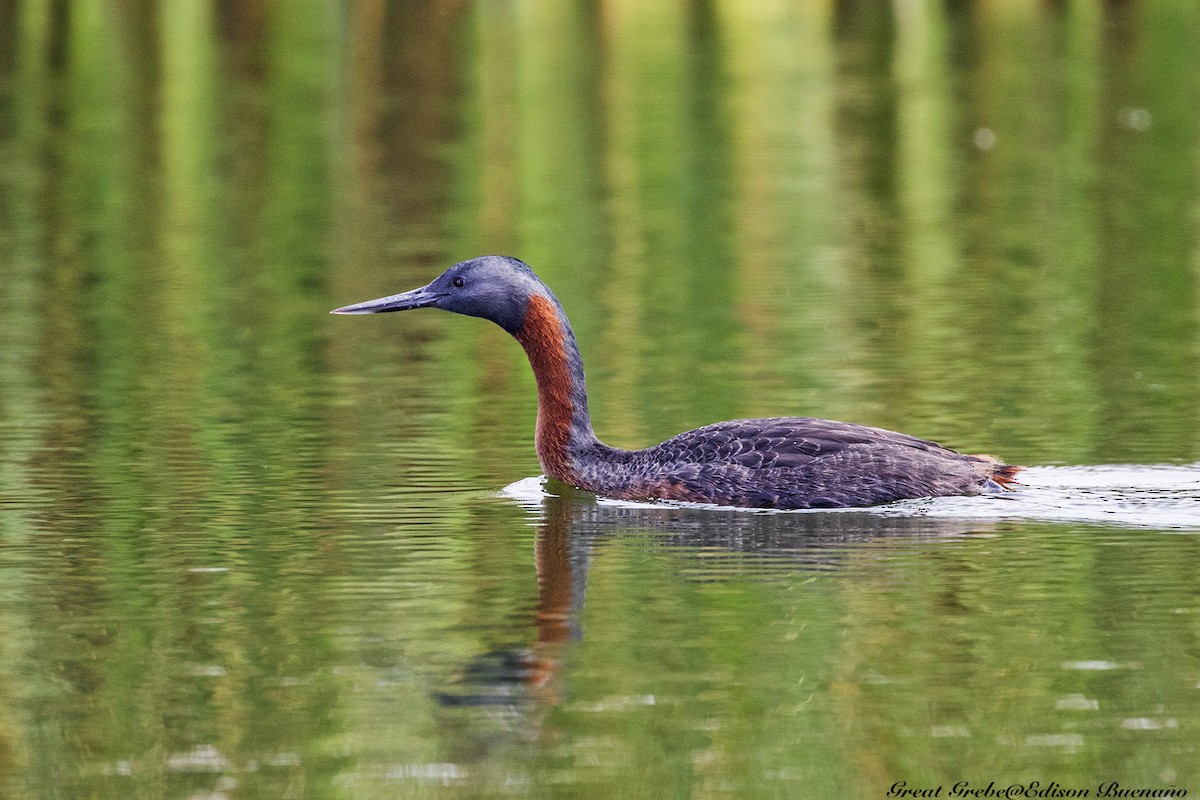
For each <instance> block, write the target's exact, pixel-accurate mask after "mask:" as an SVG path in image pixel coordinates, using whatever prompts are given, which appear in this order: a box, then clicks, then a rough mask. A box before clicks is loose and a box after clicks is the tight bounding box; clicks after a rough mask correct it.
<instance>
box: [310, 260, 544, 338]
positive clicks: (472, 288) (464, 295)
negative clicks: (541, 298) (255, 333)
mask: <svg viewBox="0 0 1200 800" xmlns="http://www.w3.org/2000/svg"><path fill="white" fill-rule="evenodd" d="M538 294H541V295H545V296H550V292H549V290H548V289H547V288H546V285H545V284H543V283H542V282H541V281H540V280H538V277H537V276H536V275H534V274H533V270H531V269H530V268H529V265H528V264H526V263H525V262H524V261H521V260H520V259H516V258H510V257H508V256H480V257H479V258H473V259H471V260H470V261H463V262H460V263H458V264H455V265H454V266H453V267H451V268H450V269H448V270H446V271H445V272H443V273H442V274H441V275H439V276H437V277H436V278H434V279H433V280H432V281H430V282H429V284H427V285H426V286H422V287H421V288H420V289H413V290H412V291H409V292H402V293H401V294H394V295H390V296H388V297H380V298H379V299H378V300H367V301H366V302H363V303H355V304H354V305H352V306H344V307H343V308H338V309H334V310H333V311H331V312H329V313H331V314H380V313H384V312H388V311H408V310H409V309H413V308H440V309H442V310H444V311H453V312H455V313H456V314H466V315H467V316H470V317H482V318H483V319H490V320H491V321H492V322H495V323H496V324H497V325H499V326H500V327H501V328H504V329H505V330H506V331H508V332H509V333H514V332H515V331H517V330H519V329H520V327H521V323H522V322H523V321H524V319H525V311H526V309H527V308H528V307H529V301H530V299H531V298H532V297H533V296H534V295H538Z"/></svg>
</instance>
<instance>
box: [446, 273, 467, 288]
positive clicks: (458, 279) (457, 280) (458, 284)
mask: <svg viewBox="0 0 1200 800" xmlns="http://www.w3.org/2000/svg"><path fill="white" fill-rule="evenodd" d="M450 282H451V283H452V284H454V288H455V289H461V288H462V287H464V286H466V284H467V282H466V281H464V280H463V277H462V275H455V276H454V280H452V281H450Z"/></svg>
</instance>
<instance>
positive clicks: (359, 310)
mask: <svg viewBox="0 0 1200 800" xmlns="http://www.w3.org/2000/svg"><path fill="white" fill-rule="evenodd" d="M441 298H442V295H441V294H439V293H437V292H435V291H431V290H430V288H429V287H428V286H422V287H421V288H420V289H413V290H412V291H411V292H401V293H400V294H393V295H391V296H389V297H380V298H379V299H378V300H367V301H366V302H363V303H355V304H354V305H352V306H343V307H342V308H335V309H334V310H333V311H330V312H329V313H330V314H382V313H384V312H386V311H408V310H409V309H411V308H425V307H426V306H433V305H437V301H438V300H440V299H441Z"/></svg>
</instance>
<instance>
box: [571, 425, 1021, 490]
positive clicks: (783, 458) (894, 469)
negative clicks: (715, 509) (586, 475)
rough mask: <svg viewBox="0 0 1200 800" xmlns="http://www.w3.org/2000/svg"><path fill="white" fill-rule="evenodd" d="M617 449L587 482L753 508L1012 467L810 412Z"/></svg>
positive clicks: (976, 486)
mask: <svg viewBox="0 0 1200 800" xmlns="http://www.w3.org/2000/svg"><path fill="white" fill-rule="evenodd" d="M623 456H624V457H622V458H619V459H613V460H612V463H611V464H610V465H609V467H608V468H607V469H603V468H602V469H600V470H598V474H597V475H596V476H595V477H596V478H598V479H600V480H599V483H600V484H603V485H597V486H595V487H594V488H593V491H597V492H598V493H600V494H606V495H609V496H616V497H623V498H627V499H652V498H662V499H672V500H683V501H692V502H703V503H716V504H719V505H737V506H752V507H759V508H830V507H841V506H864V505H875V504H879V503H887V502H892V501H894V500H899V499H903V498H914V497H930V496H941V495H964V494H980V493H982V492H985V491H996V490H1001V489H1002V488H1004V487H1005V485H1006V484H1007V483H1008V482H1010V481H1011V480H1012V476H1013V474H1014V473H1015V471H1016V469H1017V468H1015V467H1009V466H1007V465H1004V464H1001V463H1000V462H998V461H997V460H995V459H993V458H991V457H989V456H971V455H964V454H962V453H958V452H955V451H954V450H950V449H948V448H945V447H942V446H941V445H939V444H937V443H935V442H931V441H927V440H925V439H919V438H917V437H915V436H909V435H907V434H903V433H896V432H894V431H888V430H883V429H881V428H872V427H868V426H865V425H855V424H852V423H846V422H834V421H831V420H824V419H813V418H809V417H775V418H769V419H740V420H730V421H728V422H719V423H716V424H714V425H707V426H705V427H703V428H697V429H695V430H691V431H687V432H685V433H681V434H679V435H678V436H674V437H672V438H670V439H668V440H667V441H665V442H663V443H662V444H659V445H656V446H654V447H650V448H647V449H645V450H636V451H629V452H623ZM606 472H607V473H608V474H603V473H606ZM589 482H591V481H589ZM588 488H592V487H588Z"/></svg>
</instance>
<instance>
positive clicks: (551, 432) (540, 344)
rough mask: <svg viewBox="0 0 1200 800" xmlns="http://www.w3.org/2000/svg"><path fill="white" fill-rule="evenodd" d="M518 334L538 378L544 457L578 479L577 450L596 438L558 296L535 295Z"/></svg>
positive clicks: (548, 469)
mask: <svg viewBox="0 0 1200 800" xmlns="http://www.w3.org/2000/svg"><path fill="white" fill-rule="evenodd" d="M513 335H514V336H515V337H516V339H517V341H518V342H520V343H521V346H522V347H524V348H525V354H526V355H527V356H528V357H529V365H530V366H531V367H532V368H533V375H534V378H535V379H536V380H537V391H538V417H537V436H536V444H537V454H538V461H539V462H541V465H542V469H543V470H544V471H545V473H546V474H547V475H548V476H550V477H552V478H556V479H557V480H560V481H563V482H565V483H577V480H576V478H577V466H578V465H577V459H576V455H577V454H578V453H581V452H583V450H584V449H585V448H586V446H587V445H589V444H591V443H594V442H595V441H596V437H595V434H594V433H593V432H592V423H591V419H590V417H589V416H588V407H587V387H586V385H585V382H584V377H583V360H582V359H581V358H580V356H579V347H578V345H577V344H576V343H575V334H574V333H573V332H572V331H571V325H570V323H569V322H567V318H566V315H565V314H563V312H562V308H561V306H560V305H559V304H558V301H557V300H555V299H554V298H553V296H547V295H543V294H534V295H533V297H531V298H530V300H529V305H528V307H527V309H526V311H525V319H524V322H523V323H522V324H521V327H520V328H518V329H517V331H516V332H515V333H514V334H513Z"/></svg>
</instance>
